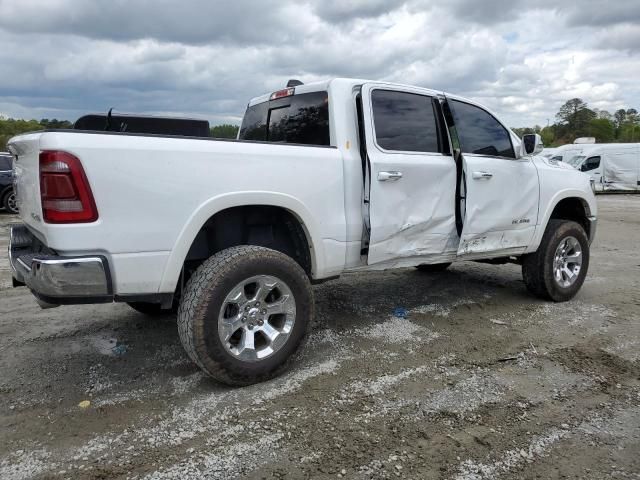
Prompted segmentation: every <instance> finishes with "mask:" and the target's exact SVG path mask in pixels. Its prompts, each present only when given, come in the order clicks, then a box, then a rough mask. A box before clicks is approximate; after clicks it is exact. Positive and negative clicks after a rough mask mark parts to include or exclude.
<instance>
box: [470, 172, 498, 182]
mask: <svg viewBox="0 0 640 480" xmlns="http://www.w3.org/2000/svg"><path fill="white" fill-rule="evenodd" d="M471 176H472V177H473V179H474V180H482V179H483V178H486V179H487V180H488V179H490V178H491V177H493V173H489V172H473V173H472V174H471Z"/></svg>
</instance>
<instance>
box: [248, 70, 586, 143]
mask: <svg viewBox="0 0 640 480" xmlns="http://www.w3.org/2000/svg"><path fill="white" fill-rule="evenodd" d="M365 83H376V84H379V85H387V86H390V87H401V88H411V89H420V91H421V93H424V94H427V95H446V96H447V98H450V99H453V100H459V101H462V102H465V103H470V104H472V105H476V106H478V107H481V108H483V109H484V110H486V111H488V112H489V113H490V114H491V115H493V116H494V117H496V118H498V117H497V115H496V114H495V112H493V111H492V110H490V109H489V108H487V107H486V106H485V105H482V104H480V103H478V102H476V101H474V100H471V99H469V98H466V97H462V96H459V95H455V94H452V93H447V92H444V91H442V90H433V89H429V88H424V87H419V86H416V85H407V84H402V83H396V82H385V81H382V80H370V79H369V80H367V79H362V78H332V79H329V80H322V81H318V82H310V83H306V84H302V85H297V86H295V87H294V88H295V94H301V93H309V92H317V91H321V90H329V89H330V88H331V87H332V86H337V85H340V88H344V89H352V88H353V87H356V86H359V85H363V84H365ZM284 88H286V87H284V86H283V87H282V89H284ZM275 91H279V90H275ZM273 93H274V92H268V93H265V94H263V95H260V96H258V97H254V98H252V99H251V100H249V104H248V106H253V105H256V104H258V103H263V102H266V101H268V100H269V99H270V97H271V95H272V94H273ZM501 123H502V122H501ZM503 125H504V124H503ZM504 126H505V128H507V129H509V130H511V129H510V128H509V127H507V126H506V125H504ZM580 146H584V145H580Z"/></svg>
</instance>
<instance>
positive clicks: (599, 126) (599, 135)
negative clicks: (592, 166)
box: [587, 118, 616, 143]
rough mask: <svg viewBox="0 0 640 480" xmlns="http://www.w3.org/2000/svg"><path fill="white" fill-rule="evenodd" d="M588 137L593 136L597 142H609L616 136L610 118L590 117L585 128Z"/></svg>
mask: <svg viewBox="0 0 640 480" xmlns="http://www.w3.org/2000/svg"><path fill="white" fill-rule="evenodd" d="M587 134H588V136H589V137H595V138H596V142H597V143H610V142H613V141H614V140H615V138H616V128H615V125H614V124H613V122H612V121H611V120H607V119H605V118H592V119H591V121H589V126H588V128H587Z"/></svg>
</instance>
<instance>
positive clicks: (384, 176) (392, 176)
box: [378, 172, 402, 182]
mask: <svg viewBox="0 0 640 480" xmlns="http://www.w3.org/2000/svg"><path fill="white" fill-rule="evenodd" d="M401 178H402V172H378V181H379V182H386V181H388V180H391V181H393V182H395V181H396V180H400V179H401Z"/></svg>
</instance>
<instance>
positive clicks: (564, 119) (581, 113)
mask: <svg viewBox="0 0 640 480" xmlns="http://www.w3.org/2000/svg"><path fill="white" fill-rule="evenodd" d="M595 116H596V114H595V112H594V111H593V110H591V109H590V108H589V107H588V106H587V104H586V103H585V102H584V101H583V100H582V99H580V98H572V99H571V100H567V102H566V103H565V104H564V105H562V106H561V107H560V110H559V111H558V113H557V114H556V118H557V119H558V121H559V123H560V125H562V126H563V127H564V129H565V132H564V134H565V135H564V136H568V137H574V139H575V138H576V137H581V136H584V135H586V134H587V128H588V126H589V122H590V121H591V120H592V119H593V118H595Z"/></svg>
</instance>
